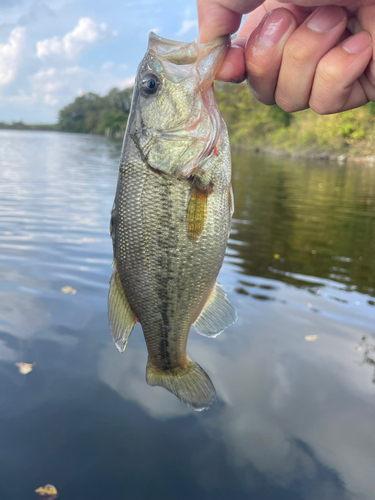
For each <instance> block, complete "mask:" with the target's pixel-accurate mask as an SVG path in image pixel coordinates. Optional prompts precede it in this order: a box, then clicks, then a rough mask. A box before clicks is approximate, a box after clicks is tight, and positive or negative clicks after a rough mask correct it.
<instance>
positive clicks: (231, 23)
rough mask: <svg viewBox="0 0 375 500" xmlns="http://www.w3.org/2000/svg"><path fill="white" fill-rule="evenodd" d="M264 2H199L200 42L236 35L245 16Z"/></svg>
mask: <svg viewBox="0 0 375 500" xmlns="http://www.w3.org/2000/svg"><path fill="white" fill-rule="evenodd" d="M263 1H264V0H197V6H198V20H199V42H200V43H208V42H211V41H212V40H214V39H215V38H217V37H218V36H223V35H228V34H232V33H235V32H236V31H237V30H238V28H239V27H240V24H241V19H242V15H243V14H247V13H248V12H251V11H252V10H254V9H256V8H257V7H258V6H259V5H261V4H262V3H263Z"/></svg>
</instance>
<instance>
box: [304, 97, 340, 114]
mask: <svg viewBox="0 0 375 500" xmlns="http://www.w3.org/2000/svg"><path fill="white" fill-rule="evenodd" d="M309 104H310V108H311V109H312V110H313V111H314V113H316V114H317V115H329V114H331V113H335V112H336V110H335V109H332V107H331V106H330V107H329V106H327V104H326V103H324V102H321V101H318V100H316V99H311V100H310V103H309Z"/></svg>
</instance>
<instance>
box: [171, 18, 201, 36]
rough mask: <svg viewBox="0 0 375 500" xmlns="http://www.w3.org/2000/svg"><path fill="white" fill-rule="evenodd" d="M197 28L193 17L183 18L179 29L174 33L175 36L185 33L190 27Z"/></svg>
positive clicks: (196, 21)
mask: <svg viewBox="0 0 375 500" xmlns="http://www.w3.org/2000/svg"><path fill="white" fill-rule="evenodd" d="M197 28H198V20H197V19H193V20H192V21H187V20H185V21H184V22H183V23H182V25H181V28H180V30H179V31H177V33H176V35H177V36H181V35H185V34H186V33H188V32H189V31H191V30H192V29H197Z"/></svg>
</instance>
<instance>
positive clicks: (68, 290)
mask: <svg viewBox="0 0 375 500" xmlns="http://www.w3.org/2000/svg"><path fill="white" fill-rule="evenodd" d="M61 291H62V293H71V294H72V295H75V294H76V293H77V290H76V289H75V288H72V287H71V286H63V287H62V289H61Z"/></svg>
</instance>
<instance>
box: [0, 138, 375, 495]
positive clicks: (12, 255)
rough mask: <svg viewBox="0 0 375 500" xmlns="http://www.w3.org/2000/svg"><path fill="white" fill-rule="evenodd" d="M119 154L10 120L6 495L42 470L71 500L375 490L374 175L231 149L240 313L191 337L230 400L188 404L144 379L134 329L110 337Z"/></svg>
mask: <svg viewBox="0 0 375 500" xmlns="http://www.w3.org/2000/svg"><path fill="white" fill-rule="evenodd" d="M120 148H121V145H120V144H117V143H111V142H109V141H107V140H105V139H104V138H100V137H92V136H78V135H71V134H64V135H59V134H57V133H36V132H10V131H1V132H0V450H1V451H0V496H1V499H2V500H19V499H20V498H33V494H34V493H33V491H34V490H35V489H36V488H37V487H38V486H40V485H41V484H46V483H52V484H54V485H55V486H56V488H57V489H58V491H59V498H61V499H63V498H66V499H73V498H79V499H80V500H86V499H87V500H96V499H97V500H103V498H105V499H106V500H117V499H118V498H129V499H132V500H138V499H139V500H148V499H150V500H151V499H152V500H157V499H158V498H160V499H163V500H168V499H171V500H172V499H173V500H175V499H176V498H178V499H179V500H184V499H186V500H191V499H192V498H197V499H199V500H206V499H215V500H218V499H226V500H227V499H228V498H236V499H240V500H241V499H247V498H249V497H250V496H254V498H256V499H257V500H274V499H278V500H283V499H287V500H294V499H296V500H297V499H298V500H302V499H306V500H317V499H319V500H336V499H337V500H370V499H373V497H374V494H373V492H374V490H375V478H374V473H373V471H374V466H375V433H374V427H375V385H374V383H373V382H374V379H375V351H374V349H375V336H374V334H375V330H374V319H375V307H374V306H375V298H374V297H375V261H374V255H375V236H374V235H375V231H374V229H375V228H374V223H375V169H373V168H371V167H368V166H362V165H347V166H345V165H344V166H337V165H326V164H303V163H302V162H292V161H290V160H285V159H279V158H271V159H270V158H262V157H261V156H249V155H246V154H243V153H241V154H240V153H235V154H234V155H233V167H234V173H233V187H234V193H235V200H236V211H235V220H234V223H233V231H232V235H231V239H230V242H229V245H228V252H227V257H226V260H225V263H224V266H223V269H222V271H221V274H220V282H221V283H222V284H223V286H224V289H225V290H226V291H227V293H228V294H229V296H230V299H231V301H232V302H233V304H234V305H235V307H236V308H237V309H238V315H239V320H238V322H237V323H236V325H234V326H233V327H231V328H229V329H228V330H227V331H226V332H225V333H223V334H222V335H220V336H219V337H218V338H216V339H208V338H204V337H200V336H199V335H197V334H196V333H195V332H193V331H192V332H191V335H190V337H189V353H190V355H191V357H192V358H193V359H196V360H197V361H198V362H199V363H200V364H201V365H202V366H204V368H205V369H206V370H207V372H208V373H209V374H210V376H211V377H212V380H213V382H214V384H215V386H216V388H217V391H218V396H219V400H218V403H217V404H216V405H215V406H214V407H213V408H212V409H211V410H210V411H206V412H201V413H194V412H192V411H191V410H190V409H189V408H187V407H185V406H184V405H183V404H181V403H179V401H178V400H177V399H176V398H175V397H174V396H173V395H171V394H170V393H168V392H167V391H165V390H163V389H160V388H151V387H149V386H147V384H146V382H145V368H146V361H147V350H146V346H145V343H144V340H143V336H142V333H141V328H140V327H139V325H137V326H136V328H135V330H134V332H133V334H132V337H131V339H130V342H129V345H128V347H127V349H126V352H125V353H124V355H123V356H121V355H119V354H118V352H117V351H116V349H115V347H114V345H113V342H112V340H111V337H110V332H109V327H108V320H107V291H108V281H109V278H110V275H111V261H112V249H111V241H110V238H109V234H108V225H109V213H110V209H111V205H112V201H113V195H114V190H115V186H116V180H117V170H118V163H119V155H120ZM66 286H70V287H72V289H74V290H76V291H77V293H76V294H74V295H73V294H72V293H63V292H62V291H61V289H62V288H64V287H66ZM311 336H313V337H312V338H313V339H315V340H313V341H310V342H308V341H306V340H305V337H308V338H309V337H310V338H311ZM315 336H316V337H315ZM17 362H28V363H35V366H34V368H33V371H32V372H31V373H29V374H28V375H22V374H20V373H19V371H18V368H17V367H16V366H15V363H17Z"/></svg>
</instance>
